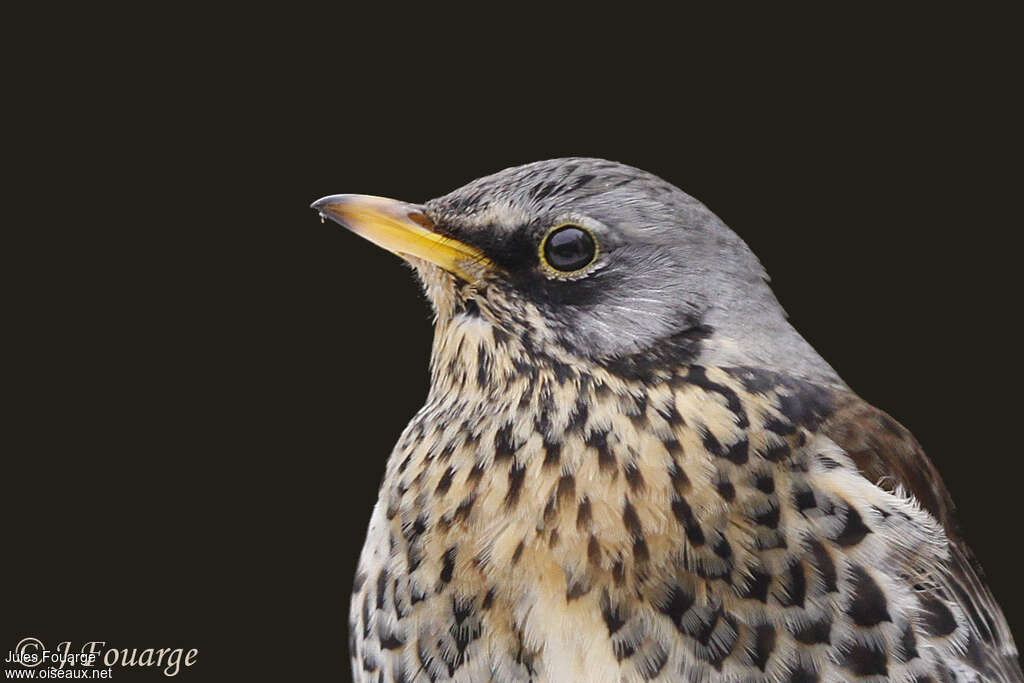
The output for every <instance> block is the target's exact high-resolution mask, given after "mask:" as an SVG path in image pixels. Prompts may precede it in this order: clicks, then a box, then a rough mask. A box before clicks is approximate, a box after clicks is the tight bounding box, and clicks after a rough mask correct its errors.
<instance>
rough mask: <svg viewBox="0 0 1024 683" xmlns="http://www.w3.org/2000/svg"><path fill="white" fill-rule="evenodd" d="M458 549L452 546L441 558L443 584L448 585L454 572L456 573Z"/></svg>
mask: <svg viewBox="0 0 1024 683" xmlns="http://www.w3.org/2000/svg"><path fill="white" fill-rule="evenodd" d="M457 549H458V548H457V547H456V546H454V545H453V546H451V547H450V548H448V550H445V551H444V555H442V556H441V563H442V565H443V566H442V567H441V582H442V583H448V582H449V581H451V580H452V572H453V571H455V552H456V550H457Z"/></svg>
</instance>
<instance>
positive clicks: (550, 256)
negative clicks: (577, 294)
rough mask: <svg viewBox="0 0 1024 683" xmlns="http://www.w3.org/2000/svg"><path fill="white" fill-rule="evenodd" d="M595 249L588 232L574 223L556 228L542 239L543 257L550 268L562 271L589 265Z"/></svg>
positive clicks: (570, 270)
mask: <svg viewBox="0 0 1024 683" xmlns="http://www.w3.org/2000/svg"><path fill="white" fill-rule="evenodd" d="M596 251H597V245H595V244H594V238H593V237H591V236H590V233H589V232H587V231H586V230H584V229H583V228H579V227H576V226H575V225H563V226H562V227H560V228H556V229H555V230H553V231H551V233H549V234H548V237H547V239H546V240H544V258H545V259H546V260H547V262H548V264H549V265H550V266H551V267H552V268H554V269H556V270H561V271H564V272H572V271H574V270H579V269H581V268H583V267H584V266H587V265H590V262H591V261H593V260H594V254H595V252H596Z"/></svg>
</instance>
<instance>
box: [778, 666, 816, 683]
mask: <svg viewBox="0 0 1024 683" xmlns="http://www.w3.org/2000/svg"><path fill="white" fill-rule="evenodd" d="M786 680H787V681H789V683H818V681H819V680H820V679H819V677H818V672H817V671H810V670H808V669H805V668H803V667H802V666H797V667H796V668H795V669H793V671H792V673H790V674H789V678H788V679H786Z"/></svg>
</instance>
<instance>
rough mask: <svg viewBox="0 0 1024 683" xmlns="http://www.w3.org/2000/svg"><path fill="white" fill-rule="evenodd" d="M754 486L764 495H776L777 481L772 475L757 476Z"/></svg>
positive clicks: (762, 474)
mask: <svg viewBox="0 0 1024 683" xmlns="http://www.w3.org/2000/svg"><path fill="white" fill-rule="evenodd" d="M754 486H755V487H756V488H757V490H758V491H761V492H763V493H775V480H774V479H773V478H772V475H770V474H766V473H759V474H757V475H755V477H754Z"/></svg>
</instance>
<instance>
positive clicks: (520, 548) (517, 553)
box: [512, 541, 526, 564]
mask: <svg viewBox="0 0 1024 683" xmlns="http://www.w3.org/2000/svg"><path fill="white" fill-rule="evenodd" d="M525 545H526V544H525V543H524V542H523V541H519V545H517V546H516V549H515V550H514V551H512V564H516V563H517V562H519V558H520V557H522V556H523V548H524V547H525Z"/></svg>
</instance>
